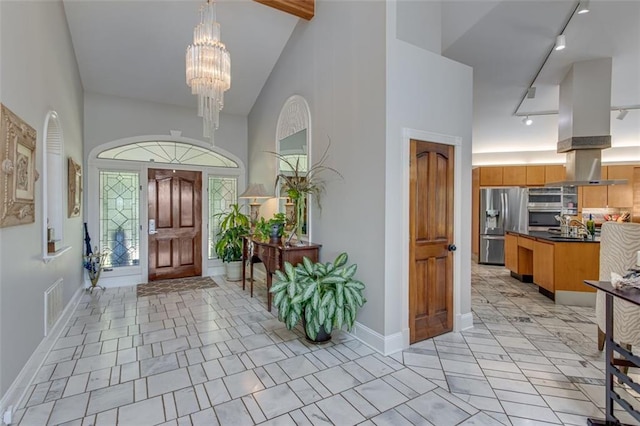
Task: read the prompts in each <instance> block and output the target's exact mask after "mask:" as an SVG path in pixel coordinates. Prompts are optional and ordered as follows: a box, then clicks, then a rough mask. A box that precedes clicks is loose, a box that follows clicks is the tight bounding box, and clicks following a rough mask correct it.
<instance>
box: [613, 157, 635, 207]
mask: <svg viewBox="0 0 640 426" xmlns="http://www.w3.org/2000/svg"><path fill="white" fill-rule="evenodd" d="M633 169H634V166H608V170H607V179H626V180H627V182H628V183H627V184H626V185H611V186H608V187H607V205H608V206H610V207H624V208H627V209H631V208H632V207H633Z"/></svg>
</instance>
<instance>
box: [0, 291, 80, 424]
mask: <svg viewBox="0 0 640 426" xmlns="http://www.w3.org/2000/svg"><path fill="white" fill-rule="evenodd" d="M84 292H85V289H84V288H83V287H79V288H78V289H77V290H76V292H75V293H74V294H73V296H72V297H71V300H69V303H67V306H65V308H64V311H62V314H61V315H60V318H59V319H58V321H57V322H56V324H55V326H54V327H53V328H52V329H51V331H50V333H49V335H48V336H46V337H44V338H43V339H42V341H41V342H40V344H38V346H37V347H36V349H35V351H33V353H32V354H31V356H30V357H29V359H28V360H27V362H26V364H25V365H24V367H22V370H20V373H19V374H18V377H16V379H15V380H14V381H13V383H11V386H9V389H7V392H6V393H5V394H4V395H3V396H2V399H1V400H0V422H1V417H2V416H1V414H3V413H4V412H5V411H6V410H7V409H8V408H9V407H13V412H14V413H15V411H16V410H17V409H18V407H19V405H20V403H21V402H22V399H23V398H24V397H25V394H26V392H27V390H28V389H29V386H30V385H31V382H32V381H33V379H34V377H35V376H36V374H37V373H38V370H40V367H42V364H43V363H44V361H45V359H47V356H48V355H49V352H50V351H51V349H52V348H53V345H54V343H55V342H56V340H58V337H60V334H61V333H62V331H63V330H64V328H65V326H66V325H67V323H68V322H69V319H70V318H71V315H72V314H73V312H74V311H75V310H76V307H77V306H78V303H79V302H80V299H81V297H82V295H83V294H84ZM2 424H4V423H2Z"/></svg>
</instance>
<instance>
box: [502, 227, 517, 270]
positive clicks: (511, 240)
mask: <svg viewBox="0 0 640 426" xmlns="http://www.w3.org/2000/svg"><path fill="white" fill-rule="evenodd" d="M504 267H505V268H507V269H508V270H510V271H512V272H515V273H516V274H518V273H519V272H518V236H517V235H513V234H509V233H507V234H506V235H505V236H504Z"/></svg>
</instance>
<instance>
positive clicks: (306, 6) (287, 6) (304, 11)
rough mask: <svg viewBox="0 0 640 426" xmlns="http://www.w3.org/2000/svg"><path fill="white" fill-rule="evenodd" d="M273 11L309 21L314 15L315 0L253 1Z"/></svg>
mask: <svg viewBox="0 0 640 426" xmlns="http://www.w3.org/2000/svg"><path fill="white" fill-rule="evenodd" d="M255 1H256V2H258V3H262V4H265V5H267V6H270V7H273V8H274V9H278V10H281V11H283V12H287V13H290V14H292V15H295V16H297V17H298V18H302V19H306V20H307V21H310V20H311V18H313V15H314V13H315V0H255Z"/></svg>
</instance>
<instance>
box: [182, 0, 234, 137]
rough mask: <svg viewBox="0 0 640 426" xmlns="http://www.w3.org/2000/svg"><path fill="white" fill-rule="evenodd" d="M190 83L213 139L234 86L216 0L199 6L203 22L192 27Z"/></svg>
mask: <svg viewBox="0 0 640 426" xmlns="http://www.w3.org/2000/svg"><path fill="white" fill-rule="evenodd" d="M186 68H187V85H188V86H189V87H191V93H193V94H194V95H198V116H200V117H202V118H203V125H204V129H203V133H204V136H205V137H209V138H211V143H213V132H214V131H215V130H216V129H217V128H218V124H219V122H220V110H221V109H222V107H223V106H224V92H225V91H227V90H229V87H231V59H230V57H229V52H228V51H227V48H226V47H225V45H224V44H223V43H222V42H221V41H220V24H219V23H217V22H216V10H215V1H213V0H207V3H206V4H204V5H202V7H201V8H200V23H199V24H198V25H196V27H195V28H194V30H193V44H192V45H189V46H188V47H187V57H186Z"/></svg>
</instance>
